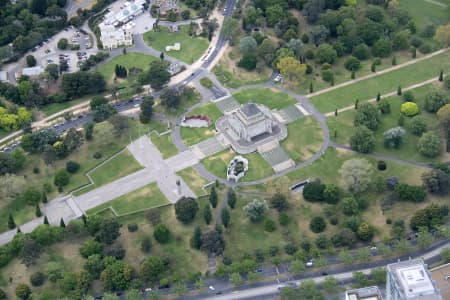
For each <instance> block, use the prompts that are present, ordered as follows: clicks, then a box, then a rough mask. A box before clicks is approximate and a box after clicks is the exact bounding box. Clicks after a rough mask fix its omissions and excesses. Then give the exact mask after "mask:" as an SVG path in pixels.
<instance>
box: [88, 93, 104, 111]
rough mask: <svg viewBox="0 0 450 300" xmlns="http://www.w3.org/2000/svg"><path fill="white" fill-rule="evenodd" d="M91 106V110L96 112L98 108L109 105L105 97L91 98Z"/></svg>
mask: <svg viewBox="0 0 450 300" xmlns="http://www.w3.org/2000/svg"><path fill="white" fill-rule="evenodd" d="M89 104H90V106H91V110H95V109H96V108H97V107H99V106H101V105H105V104H108V100H106V98H105V97H103V96H98V95H97V96H94V97H92V98H91V101H90V102H89Z"/></svg>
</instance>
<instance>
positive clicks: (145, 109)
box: [139, 52, 162, 124]
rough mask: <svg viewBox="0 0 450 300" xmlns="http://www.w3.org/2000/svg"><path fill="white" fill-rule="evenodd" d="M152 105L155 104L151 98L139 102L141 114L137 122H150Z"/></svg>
mask: <svg viewBox="0 0 450 300" xmlns="http://www.w3.org/2000/svg"><path fill="white" fill-rule="evenodd" d="M161 53H162V52H161ZM154 104H155V102H154V101H153V97H152V96H148V97H145V99H144V101H142V102H141V105H140V108H141V112H140V114H139V120H140V121H141V123H143V124H147V123H148V122H150V120H151V119H152V116H153V105H154Z"/></svg>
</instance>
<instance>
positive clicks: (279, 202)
mask: <svg viewBox="0 0 450 300" xmlns="http://www.w3.org/2000/svg"><path fill="white" fill-rule="evenodd" d="M270 206H271V207H272V208H275V209H276V210H278V212H282V211H285V210H287V209H288V208H289V203H288V201H287V199H286V196H284V195H283V194H280V193H276V194H275V195H273V196H272V198H270Z"/></svg>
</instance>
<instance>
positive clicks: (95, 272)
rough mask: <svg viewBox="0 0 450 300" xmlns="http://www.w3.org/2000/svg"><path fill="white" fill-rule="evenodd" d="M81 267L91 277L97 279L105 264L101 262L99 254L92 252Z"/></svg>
mask: <svg viewBox="0 0 450 300" xmlns="http://www.w3.org/2000/svg"><path fill="white" fill-rule="evenodd" d="M83 268H84V270H85V271H86V272H87V273H88V274H89V276H90V277H91V278H92V279H99V278H100V273H101V272H102V271H103V269H104V268H105V265H104V263H103V260H102V257H101V255H100V254H94V255H91V256H89V257H88V258H87V260H86V262H85V263H84V266H83Z"/></svg>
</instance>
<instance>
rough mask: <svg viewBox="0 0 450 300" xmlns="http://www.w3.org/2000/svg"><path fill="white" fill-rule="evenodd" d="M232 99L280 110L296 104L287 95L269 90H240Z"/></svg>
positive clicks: (295, 101)
mask: <svg viewBox="0 0 450 300" xmlns="http://www.w3.org/2000/svg"><path fill="white" fill-rule="evenodd" d="M233 97H234V98H235V99H236V100H237V101H238V102H239V103H247V102H254V103H261V104H263V105H265V106H267V107H268V108H270V109H281V108H285V107H288V106H290V105H293V104H296V103H297V100H295V99H294V98H292V97H291V96H289V95H288V94H286V93H283V92H279V91H277V90H274V89H269V88H256V89H247V90H242V91H239V92H236V93H234V94H233Z"/></svg>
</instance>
